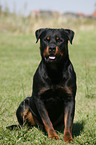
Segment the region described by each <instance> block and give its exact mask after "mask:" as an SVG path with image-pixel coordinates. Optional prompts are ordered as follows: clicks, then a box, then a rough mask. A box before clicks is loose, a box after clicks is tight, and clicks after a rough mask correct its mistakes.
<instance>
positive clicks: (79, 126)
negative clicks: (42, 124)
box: [55, 121, 85, 137]
mask: <svg viewBox="0 0 96 145" xmlns="http://www.w3.org/2000/svg"><path fill="white" fill-rule="evenodd" d="M84 124H85V123H84V121H81V122H76V123H73V129H72V135H73V137H76V136H79V135H80V133H81V132H82V131H83V129H84ZM55 129H56V130H58V131H59V132H60V133H62V134H63V133H64V126H59V127H56V128H55Z"/></svg>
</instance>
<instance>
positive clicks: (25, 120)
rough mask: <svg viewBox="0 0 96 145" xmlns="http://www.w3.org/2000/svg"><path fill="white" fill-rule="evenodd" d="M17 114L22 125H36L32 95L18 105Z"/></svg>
mask: <svg viewBox="0 0 96 145" xmlns="http://www.w3.org/2000/svg"><path fill="white" fill-rule="evenodd" d="M16 116H17V119H18V122H19V124H20V125H21V126H22V125H24V124H28V125H35V124H36V120H35V118H34V115H33V113H32V110H31V108H30V97H27V98H26V99H25V100H24V101H23V102H22V103H21V104H20V105H19V107H18V109H17V111H16Z"/></svg>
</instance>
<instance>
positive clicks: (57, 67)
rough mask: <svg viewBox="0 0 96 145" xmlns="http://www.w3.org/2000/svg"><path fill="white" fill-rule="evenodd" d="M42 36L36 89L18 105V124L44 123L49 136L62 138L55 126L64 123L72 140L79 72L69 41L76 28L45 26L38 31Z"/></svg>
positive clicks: (65, 129)
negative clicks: (70, 57)
mask: <svg viewBox="0 0 96 145" xmlns="http://www.w3.org/2000/svg"><path fill="white" fill-rule="evenodd" d="M35 34H36V39H37V42H38V40H39V39H40V53H41V62H40V64H39V66H38V68H37V70H36V72H35V74H34V77H33V89H32V90H33V92H32V96H31V97H27V98H26V99H25V100H24V101H23V102H21V104H20V105H19V107H18V109H17V111H16V116H17V119H18V122H19V124H20V125H21V126H22V125H24V124H28V125H39V126H43V127H44V128H45V130H46V132H47V133H48V137H49V138H53V139H57V140H59V139H60V137H59V136H58V135H57V133H56V131H55V130H54V127H56V126H58V125H60V124H62V125H64V141H65V142H70V141H73V138H72V125H73V119H74V112H75V95H76V74H75V71H74V68H73V65H72V63H71V61H70V59H69V53H68V41H69V42H70V43H71V44H72V40H73V37H74V32H73V31H72V30H69V29H51V28H44V29H39V30H37V31H36V32H35Z"/></svg>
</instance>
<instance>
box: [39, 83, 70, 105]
mask: <svg viewBox="0 0 96 145" xmlns="http://www.w3.org/2000/svg"><path fill="white" fill-rule="evenodd" d="M40 96H41V97H40V99H41V100H42V101H44V102H45V103H46V102H47V103H50V104H52V103H56V104H57V103H59V102H62V101H64V100H67V99H68V96H67V93H66V91H65V90H64V87H61V86H56V85H53V86H51V87H50V88H47V87H46V88H42V89H41V95H40Z"/></svg>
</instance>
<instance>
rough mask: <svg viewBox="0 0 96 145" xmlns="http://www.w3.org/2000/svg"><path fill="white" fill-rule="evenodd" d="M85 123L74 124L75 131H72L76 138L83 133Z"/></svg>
mask: <svg viewBox="0 0 96 145" xmlns="http://www.w3.org/2000/svg"><path fill="white" fill-rule="evenodd" d="M84 124H85V123H84V121H82V122H76V123H74V124H73V130H72V133H73V136H74V137H76V136H79V135H80V133H81V132H82V131H83V129H84Z"/></svg>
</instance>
